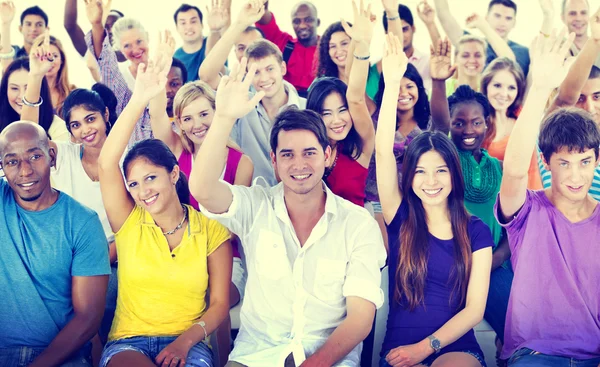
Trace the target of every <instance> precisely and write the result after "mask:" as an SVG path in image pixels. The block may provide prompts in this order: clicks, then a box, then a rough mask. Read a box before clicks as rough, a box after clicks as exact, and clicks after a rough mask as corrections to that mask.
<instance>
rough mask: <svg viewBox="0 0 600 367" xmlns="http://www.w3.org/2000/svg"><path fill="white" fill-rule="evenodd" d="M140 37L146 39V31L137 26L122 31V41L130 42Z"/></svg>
mask: <svg viewBox="0 0 600 367" xmlns="http://www.w3.org/2000/svg"><path fill="white" fill-rule="evenodd" d="M138 39H146V37H145V35H144V33H142V32H141V31H140V30H139V29H137V28H131V29H127V30H125V31H123V33H121V42H128V41H133V40H138Z"/></svg>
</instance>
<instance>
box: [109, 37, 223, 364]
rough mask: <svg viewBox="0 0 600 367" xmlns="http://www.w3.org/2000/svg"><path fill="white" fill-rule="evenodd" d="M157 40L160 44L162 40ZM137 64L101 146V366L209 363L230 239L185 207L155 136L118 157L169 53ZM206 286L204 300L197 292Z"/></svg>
mask: <svg viewBox="0 0 600 367" xmlns="http://www.w3.org/2000/svg"><path fill="white" fill-rule="evenodd" d="M161 46H164V45H161ZM159 49H160V51H159V53H158V54H157V57H156V59H155V60H152V61H150V62H149V65H148V67H147V68H146V67H145V66H144V65H143V64H142V65H140V66H139V68H138V73H137V78H136V84H135V88H134V91H133V96H132V97H131V100H130V102H129V104H128V105H127V107H126V108H125V109H124V110H123V112H122V113H121V115H120V117H119V119H118V120H117V123H116V124H115V125H114V127H113V129H112V132H113V133H112V134H110V135H109V136H108V138H107V140H106V143H105V144H104V147H103V149H102V152H101V153H100V158H99V160H98V164H99V176H100V188H101V191H102V199H103V202H104V206H105V209H106V213H107V215H108V220H109V222H110V225H111V227H112V230H113V231H114V232H115V242H116V247H117V257H118V259H119V272H118V283H119V287H118V296H117V308H116V311H115V318H114V321H113V324H112V328H111V331H110V334H109V337H108V339H109V342H108V343H107V344H106V346H105V348H104V351H103V352H102V357H101V361H100V366H102V367H105V366H110V367H114V366H136V367H144V366H148V367H155V366H157V365H162V366H171V367H173V366H181V367H183V366H212V365H213V361H212V360H213V357H212V352H211V351H210V349H209V348H208V346H207V345H206V344H205V343H203V341H205V340H206V338H207V337H208V335H210V334H211V333H212V332H213V331H214V330H215V329H216V328H217V327H218V326H219V325H220V324H221V322H222V321H223V320H224V319H225V317H226V316H227V314H228V312H229V282H230V280H231V263H232V255H231V244H230V242H229V236H230V235H229V232H228V231H227V230H226V229H225V227H223V226H221V225H220V224H219V223H217V222H216V221H213V220H209V219H207V218H206V217H205V216H204V215H202V214H201V213H200V212H198V211H196V210H194V208H193V207H191V206H189V205H187V204H188V201H189V191H188V190H187V182H186V180H185V176H184V175H183V174H182V173H181V172H180V170H179V166H177V159H176V158H175V156H174V155H173V153H172V152H171V151H170V150H169V148H168V147H167V146H166V145H165V144H164V143H162V142H161V141H159V140H156V139H149V140H144V141H141V142H139V143H138V144H136V145H134V146H133V147H132V148H131V150H130V151H129V152H128V153H127V155H126V157H125V159H124V161H123V173H124V176H125V181H126V182H125V183H124V182H123V177H122V176H121V169H120V167H119V160H120V158H121V155H122V154H123V152H124V150H125V148H126V146H127V143H128V141H129V137H130V136H131V134H132V132H133V129H134V126H135V124H136V121H137V120H138V118H139V116H140V115H141V114H142V112H143V111H144V109H145V107H146V106H147V105H148V103H149V101H150V99H152V98H153V97H155V96H156V95H158V94H159V93H164V91H163V89H164V88H165V84H166V80H167V79H166V77H167V73H168V71H169V68H170V64H171V57H172V52H171V50H169V49H168V47H161V48H159ZM207 289H210V305H209V306H207V304H206V301H205V299H206V293H207V292H206V291H207Z"/></svg>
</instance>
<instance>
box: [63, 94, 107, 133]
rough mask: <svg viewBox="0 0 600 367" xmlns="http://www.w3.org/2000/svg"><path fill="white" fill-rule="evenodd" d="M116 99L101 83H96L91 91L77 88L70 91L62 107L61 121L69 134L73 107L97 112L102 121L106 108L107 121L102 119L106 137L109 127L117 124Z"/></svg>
mask: <svg viewBox="0 0 600 367" xmlns="http://www.w3.org/2000/svg"><path fill="white" fill-rule="evenodd" d="M117 103H118V101H117V97H115V95H114V93H113V92H112V90H110V88H108V87H107V86H106V85H104V84H101V83H96V84H94V85H93V86H92V89H91V90H89V89H84V88H78V89H75V90H74V91H72V92H71V93H70V94H69V96H68V97H67V99H65V103H64V105H63V119H64V120H65V123H66V124H67V130H69V132H70V133H71V135H72V134H73V133H72V132H71V124H70V123H69V122H70V120H71V111H72V110H73V108H75V107H83V108H85V109H86V110H88V111H93V112H98V113H100V115H101V116H102V119H104V114H105V112H106V109H107V108H108V121H107V120H106V119H104V123H105V124H106V135H108V133H109V132H110V129H111V127H112V126H113V125H114V124H115V122H117V111H116V109H117Z"/></svg>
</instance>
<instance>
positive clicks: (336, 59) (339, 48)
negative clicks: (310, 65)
mask: <svg viewBox="0 0 600 367" xmlns="http://www.w3.org/2000/svg"><path fill="white" fill-rule="evenodd" d="M350 41H351V39H350V37H348V35H347V34H346V32H335V33H334V34H332V35H331V39H330V40H329V57H331V61H333V63H334V64H336V65H337V66H338V67H341V68H343V67H345V66H346V57H347V56H348V47H350Z"/></svg>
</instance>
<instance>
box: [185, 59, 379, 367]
mask: <svg viewBox="0 0 600 367" xmlns="http://www.w3.org/2000/svg"><path fill="white" fill-rule="evenodd" d="M258 66H259V65H258V63H253V64H252V65H251V66H250V68H249V69H248V74H249V75H253V74H254V73H255V72H256V70H257V68H258ZM245 70H246V60H245V59H244V60H242V63H241V66H240V71H238V70H234V71H232V73H231V75H230V76H229V77H224V78H223V79H222V81H221V84H220V85H219V88H218V90H217V102H216V104H217V111H216V113H215V118H214V121H213V125H212V127H211V128H210V130H209V131H208V135H207V136H206V139H205V140H204V143H203V144H202V147H201V148H200V153H199V154H198V158H197V159H196V160H195V161H194V167H193V169H192V175H191V177H190V190H191V193H192V195H194V197H195V198H196V199H197V200H198V202H199V203H200V208H201V210H202V212H203V213H205V214H206V215H207V216H208V217H209V218H214V219H217V220H218V221H220V222H221V223H222V224H225V225H226V226H228V227H229V229H230V230H232V232H234V233H237V234H238V235H239V236H240V238H241V240H242V245H243V246H244V252H245V253H246V256H247V257H246V258H247V265H248V284H247V286H246V295H245V299H244V304H243V306H242V311H241V312H242V313H241V320H242V325H241V328H240V332H239V334H238V336H237V338H236V340H235V345H234V349H233V351H232V353H231V355H230V356H229V359H230V362H229V363H228V364H227V366H265V367H266V366H273V367H274V366H284V365H285V366H300V365H302V366H309V367H310V366H332V365H336V366H344V367H350V366H358V365H359V364H360V351H361V346H362V340H363V339H364V338H365V337H366V336H367V335H368V334H369V332H370V330H371V326H372V324H373V317H374V315H375V309H376V308H378V307H380V306H381V304H382V302H383V292H382V290H381V288H380V281H381V274H380V272H379V269H380V268H381V267H383V265H384V263H385V250H384V247H383V242H382V238H381V234H380V232H379V228H378V227H377V223H376V222H375V221H374V220H373V218H372V217H371V215H370V214H369V213H368V212H367V211H366V210H365V209H363V208H360V207H358V206H356V205H354V204H352V203H350V202H347V201H345V200H343V199H341V198H340V197H338V196H336V195H334V194H333V193H332V192H331V191H330V190H329V189H328V188H327V187H326V186H325V185H324V183H323V181H322V178H323V173H324V171H325V167H326V166H327V165H328V164H329V161H330V160H331V147H329V142H328V138H327V133H326V131H325V125H324V124H323V121H322V120H321V118H320V117H319V115H317V114H316V113H315V112H312V111H310V110H306V111H299V110H298V109H297V108H295V107H289V108H287V109H286V110H284V111H282V112H281V113H280V114H279V115H278V116H277V118H276V119H275V122H274V124H273V128H272V129H270V145H271V152H270V156H271V160H272V166H273V169H275V170H276V172H277V175H278V176H279V177H280V178H281V181H282V182H281V183H280V184H278V185H277V186H275V187H272V188H265V187H262V186H258V185H255V186H252V187H250V188H248V187H243V186H237V185H229V184H227V183H224V182H223V181H220V180H219V176H220V175H221V170H222V167H221V164H220V163H217V162H221V159H224V158H225V156H224V155H225V149H223V148H224V147H225V145H226V144H227V139H228V136H229V133H230V131H231V129H232V128H233V125H234V124H235V123H236V119H238V118H240V117H241V116H244V115H245V114H247V112H248V111H249V110H252V109H253V108H254V106H255V105H256V104H257V103H258V102H259V100H260V98H262V97H263V96H264V95H265V92H264V91H259V92H258V93H257V94H256V95H254V97H252V99H251V100H248V88H249V86H250V81H251V78H248V77H246V80H244V81H242V79H243V77H244V75H245V74H246V73H245ZM228 101H237V103H235V104H230V103H227V102H228Z"/></svg>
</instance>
